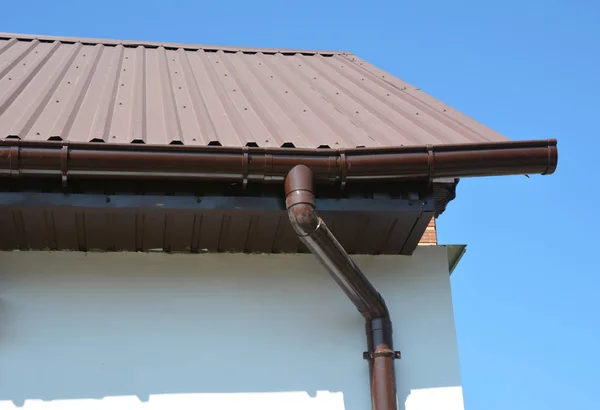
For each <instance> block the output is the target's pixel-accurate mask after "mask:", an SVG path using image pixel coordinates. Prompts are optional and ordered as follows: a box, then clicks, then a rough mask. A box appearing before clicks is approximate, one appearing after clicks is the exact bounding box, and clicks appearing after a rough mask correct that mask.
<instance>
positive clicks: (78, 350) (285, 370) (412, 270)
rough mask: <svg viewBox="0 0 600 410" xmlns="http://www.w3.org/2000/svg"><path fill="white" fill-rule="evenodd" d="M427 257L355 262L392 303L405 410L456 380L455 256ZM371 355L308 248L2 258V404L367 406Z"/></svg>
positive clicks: (355, 320)
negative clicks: (367, 357)
mask: <svg viewBox="0 0 600 410" xmlns="http://www.w3.org/2000/svg"><path fill="white" fill-rule="evenodd" d="M426 252H428V253H430V254H429V255H415V256H414V257H412V258H406V257H383V258H382V257H377V258H375V257H365V258H357V262H358V263H359V265H362V266H364V270H365V272H367V274H368V275H369V276H370V277H371V278H372V279H373V282H374V284H375V285H376V287H380V288H381V290H382V293H383V294H384V297H385V298H386V300H387V301H388V304H389V305H390V310H391V312H392V318H393V319H394V324H395V343H396V345H397V348H399V349H401V350H402V351H403V356H404V359H403V360H401V361H399V362H397V365H398V368H397V372H398V382H399V399H400V402H401V406H400V408H401V409H403V408H404V406H403V403H404V401H405V400H406V398H407V397H408V396H409V394H410V393H411V391H414V390H415V389H425V388H434V387H447V386H460V380H459V375H458V359H457V357H456V356H457V353H456V344H455V335H454V325H453V321H452V311H451V310H450V311H449V312H448V307H449V306H450V305H447V303H451V302H450V299H449V298H450V295H449V289H448V283H447V282H448V276H447V267H446V274H445V276H444V273H443V271H442V272H441V273H440V272H438V271H439V266H437V265H440V266H441V267H443V266H447V265H445V263H446V260H445V253H444V257H443V258H439V257H432V255H433V254H435V249H433V248H432V249H431V250H427V251H426ZM438 253H439V252H438ZM433 256H435V255H433ZM437 259H443V261H442V262H443V263H439V261H437ZM402 265H405V267H404V268H402ZM431 272H434V273H435V274H432V273H431ZM444 305H445V306H444ZM448 318H450V320H448ZM363 350H365V336H364V322H363V320H362V318H361V316H360V315H359V314H358V313H357V312H356V311H355V309H354V307H353V306H352V305H351V303H350V302H349V301H348V300H347V299H346V297H345V296H344V294H343V293H342V292H341V291H340V290H339V289H338V288H337V286H336V285H335V283H333V281H332V280H331V279H330V278H329V276H328V275H327V274H326V273H325V272H324V271H323V269H322V268H321V267H320V266H319V265H318V264H317V262H316V261H315V260H314V259H313V258H312V257H311V256H310V255H298V256H291V255H277V256H275V255H273V256H265V255H261V256H258V255H256V256H252V255H164V254H150V255H148V254H87V255H85V254H82V253H44V252H27V253H24V252H21V253H18V252H14V253H0V408H2V401H4V404H7V402H6V401H12V402H13V403H14V404H15V405H17V406H23V405H25V408H29V407H30V405H31V403H35V402H34V401H32V400H44V401H48V400H64V399H69V400H71V399H102V398H104V397H112V396H137V397H138V398H139V400H140V401H142V402H148V401H150V403H155V404H158V403H159V401H160V400H161V397H163V398H164V397H168V395H174V396H173V397H177V395H180V394H191V393H195V394H198V393H210V394H204V395H203V394H199V395H196V396H194V397H195V398H194V397H192V396H181V397H180V398H181V399H183V400H186V403H187V404H188V405H190V404H191V403H192V402H194V400H196V402H194V403H197V404H198V405H200V404H203V405H204V406H205V408H206V406H208V407H209V408H211V406H212V405H211V404H210V403H213V404H214V407H212V408H223V407H224V406H225V407H227V405H225V403H226V402H227V403H230V405H231V406H232V407H236V408H239V405H240V404H244V407H247V405H248V404H249V403H250V402H254V401H256V403H257V408H259V407H260V408H266V407H268V403H271V405H272V406H273V408H280V407H281V405H283V404H284V403H283V402H284V401H285V402H286V403H285V405H286V406H287V408H315V407H314V406H317V407H319V408H321V407H322V406H324V407H323V408H328V409H329V408H332V409H337V408H339V409H346V410H359V409H360V410H363V409H367V408H370V396H369V386H368V368H367V364H366V362H365V361H364V360H362V352H363ZM294 392H295V393H294ZM328 392H330V393H328ZM232 393H236V394H235V395H232ZM241 393H270V394H266V395H262V396H261V395H258V396H253V397H254V398H251V397H250V396H244V395H243V394H241ZM276 393H277V394H276ZM223 394H224V395H223ZM185 397H187V399H185ZM236 398H237V399H236ZM155 400H159V401H156V402H155ZM236 400H240V401H238V402H236ZM174 403H175V402H165V405H164V408H171V407H172V406H173V405H174ZM235 403H237V404H235ZM326 403H327V404H326ZM107 404H108V403H107ZM138 404H139V402H138ZM38 405H39V402H38V404H36V408H37V406H38ZM115 405H116V404H115ZM177 406H178V405H177ZM11 407H12V406H11ZM9 408H10V407H9ZM153 408H154V407H153ZM161 408H162V407H161ZM173 408H174V407H173ZM411 408H412V407H411ZM415 408H416V407H415ZM407 409H408V406H407Z"/></svg>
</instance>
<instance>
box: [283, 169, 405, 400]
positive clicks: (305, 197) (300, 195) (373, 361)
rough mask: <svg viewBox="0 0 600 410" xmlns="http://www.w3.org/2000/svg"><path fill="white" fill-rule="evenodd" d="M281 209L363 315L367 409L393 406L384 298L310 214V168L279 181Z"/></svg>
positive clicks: (294, 171) (313, 209)
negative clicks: (368, 393)
mask: <svg viewBox="0 0 600 410" xmlns="http://www.w3.org/2000/svg"><path fill="white" fill-rule="evenodd" d="M285 196H286V207H287V210H288V216H289V218H290V222H291V224H292V226H293V228H294V231H296V234H298V237H299V238H300V240H301V241H302V242H303V243H304V244H305V245H306V246H307V247H308V249H309V250H310V251H311V253H312V254H313V255H315V256H316V258H317V259H318V260H319V262H321V264H322V265H323V266H324V267H325V268H326V269H327V271H328V272H329V274H330V275H331V277H332V278H333V280H335V281H336V283H337V284H338V285H339V286H340V287H341V288H342V290H343V291H344V293H345V294H346V296H348V298H349V299H350V300H351V301H352V303H354V306H356V309H358V311H359V312H360V314H361V315H362V316H363V317H364V318H365V321H366V334H367V347H368V351H367V352H366V353H364V355H363V356H364V358H365V359H367V360H368V361H369V374H370V379H371V383H370V384H371V403H372V407H373V410H397V408H398V406H397V403H396V380H395V379H396V378H395V370H394V360H395V359H398V358H399V357H400V353H399V352H395V351H394V348H393V343H392V322H391V320H390V315H389V312H388V309H387V306H386V305H385V301H384V300H383V298H382V297H381V295H380V294H379V292H377V290H375V288H374V287H373V285H372V284H371V282H369V280H368V279H367V278H366V277H365V276H364V275H363V273H362V272H361V271H360V269H359V268H358V266H356V264H355V263H354V262H353V261H352V259H351V258H350V256H349V255H348V253H347V252H346V251H345V250H344V248H343V247H342V245H340V243H339V242H338V241H337V239H336V238H335V237H334V236H333V234H332V233H331V231H330V230H329V229H328V228H327V226H326V225H325V223H324V222H323V221H322V220H321V218H320V217H319V216H318V215H317V213H316V207H315V196H314V193H313V175H312V171H311V170H310V169H309V168H308V167H306V166H304V165H297V166H295V167H294V168H292V170H290V172H289V173H288V175H287V177H286V179H285Z"/></svg>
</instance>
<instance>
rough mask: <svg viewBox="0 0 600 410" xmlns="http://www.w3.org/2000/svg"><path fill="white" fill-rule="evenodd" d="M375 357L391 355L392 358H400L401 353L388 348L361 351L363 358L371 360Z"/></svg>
mask: <svg viewBox="0 0 600 410" xmlns="http://www.w3.org/2000/svg"><path fill="white" fill-rule="evenodd" d="M376 357H391V358H392V359H397V360H399V359H402V353H401V352H400V351H399V350H388V351H380V352H363V360H373V359H374V358H376Z"/></svg>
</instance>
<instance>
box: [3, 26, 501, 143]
mask: <svg viewBox="0 0 600 410" xmlns="http://www.w3.org/2000/svg"><path fill="white" fill-rule="evenodd" d="M9 136H12V137H15V136H16V137H19V138H21V139H23V140H30V141H36V140H48V139H53V140H60V139H62V140H68V141H72V142H89V141H96V142H110V143H131V142H138V143H142V142H143V143H146V144H161V145H162V144H183V145H199V146H203V145H223V146H245V145H250V146H259V147H265V146H268V147H280V146H290V147H291V146H294V147H303V148H316V147H319V146H329V147H331V148H338V147H339V148H349V147H357V146H366V147H376V146H399V145H423V144H449V143H451V144H462V143H470V142H472V143H480V142H488V141H505V140H506V138H504V137H503V136H501V135H500V134H498V133H496V132H494V131H492V130H491V129H489V128H487V127H485V126H483V125H481V124H479V123H478V122H476V121H474V120H472V119H470V118H468V117H466V116H465V115H463V114H461V113H459V112H458V111H456V110H454V109H452V108H451V107H449V106H447V105H445V104H443V103H441V102H439V101H437V100H436V99H434V98H432V97H430V96H428V95H427V94H425V93H423V92H422V91H420V90H419V89H418V88H415V87H413V86H411V85H409V84H407V83H405V82H403V81H402V80H400V79H398V78H396V77H394V76H392V75H390V74H388V73H385V72H383V71H382V70H379V69H378V68H376V67H374V66H373V65H371V64H369V63H367V62H366V61H363V60H362V59H360V58H359V57H357V56H355V55H352V54H350V53H345V52H333V51H302V50H267V49H249V48H238V47H216V46H200V45H184V44H161V43H147V42H144V43H141V42H134V41H115V40H93V39H81V38H63V37H47V36H27V35H20V34H3V33H0V138H5V137H9Z"/></svg>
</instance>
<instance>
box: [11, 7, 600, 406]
mask: <svg viewBox="0 0 600 410" xmlns="http://www.w3.org/2000/svg"><path fill="white" fill-rule="evenodd" d="M4 3H5V4H3V5H2V8H1V10H0V30H2V31H10V32H25V33H36V34H54V35H75V36H86V37H104V38H107V37H108V38H119V39H142V40H156V41H177V42H194V43H207V44H226V45H249V46H263V47H271V46H272V47H287V48H292V47H297V48H325V49H345V50H350V51H352V52H354V53H356V54H358V55H360V56H361V57H363V58H365V59H366V60H368V61H370V62H372V63H373V64H375V65H378V66H380V67H381V68H383V69H385V70H387V71H389V72H391V73H393V74H395V75H396V76H398V77H400V78H402V79H404V80H406V81H408V82H410V83H412V84H414V85H416V86H418V87H420V88H421V89H423V90H424V91H426V92H428V93H430V94H432V95H433V96H435V97H437V98H439V99H441V100H443V101H444V102H446V103H449V104H450V105H452V106H454V107H456V108H457V109H459V110H461V111H463V112H465V113H466V114H468V115H470V116H472V117H474V118H476V119H477V120H479V121H481V122H483V123H484V124H486V125H488V126H490V127H492V128H494V129H496V130H497V131H499V132H501V133H503V134H505V135H506V136H508V137H510V138H512V139H538V138H548V137H553V138H557V139H558V140H559V154H560V155H559V157H560V158H559V166H558V170H557V172H556V174H555V175H553V176H550V177H539V176H535V177H532V178H531V179H527V178H525V177H508V178H491V179H478V180H474V179H472V180H463V181H462V182H461V184H460V185H459V189H458V197H457V199H456V200H455V201H454V202H453V203H451V205H450V206H449V208H448V210H447V211H446V213H445V214H444V215H442V217H441V218H440V219H439V225H438V226H439V235H440V239H441V242H442V243H450V244H452V243H466V244H468V245H469V249H468V252H467V254H466V255H465V257H464V259H463V261H462V263H461V265H460V266H459V267H458V269H457V270H456V271H455V272H454V275H453V278H452V285H453V296H454V308H455V313H456V324H457V331H458V343H459V349H460V360H461V366H462V377H463V385H464V395H465V404H466V407H467V409H469V410H492V409H502V410H506V409H511V410H519V409H523V410H531V409H545V410H552V409H592V408H598V398H597V396H598V395H597V391H598V382H600V376H599V375H598V372H599V369H600V337H599V334H598V333H599V332H600V330H599V329H600V319H599V315H600V276H599V275H600V267H599V266H598V259H596V258H597V257H598V255H597V254H596V252H598V251H599V249H598V245H600V241H598V240H597V234H598V230H599V228H600V224H599V223H598V222H597V221H598V220H597V217H596V215H595V206H597V205H598V201H599V200H600V197H599V196H598V192H599V188H597V185H598V177H597V176H596V175H594V174H593V173H592V166H591V164H592V161H593V160H594V158H595V157H597V156H598V154H599V153H600V143H599V142H598V141H599V139H600V135H599V132H600V131H599V128H600V127H599V126H598V121H597V119H598V118H600V2H598V1H597V0H562V1H559V0H546V1H541V0H529V1H523V0H521V1H517V0H504V1H481V0H468V1H460V0H455V1H444V0H430V1H425V0H421V1H401V0H396V1H370V2H355V1H339V0H333V1H324V0H320V1H313V0H304V1H300V2H287V1H284V0H279V1H235V0H229V1H225V0H223V1H211V2H206V4H202V3H203V2H201V1H188V2H183V1H175V0H170V1H152V0H147V1H141V0H138V1H124V0H123V1H101V2H89V3H88V2H82V1H66V0H61V1H58V2H56V1H22V2H18V1H5V2H4ZM288 3H289V4H290V5H288ZM594 392H596V393H595V394H594Z"/></svg>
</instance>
